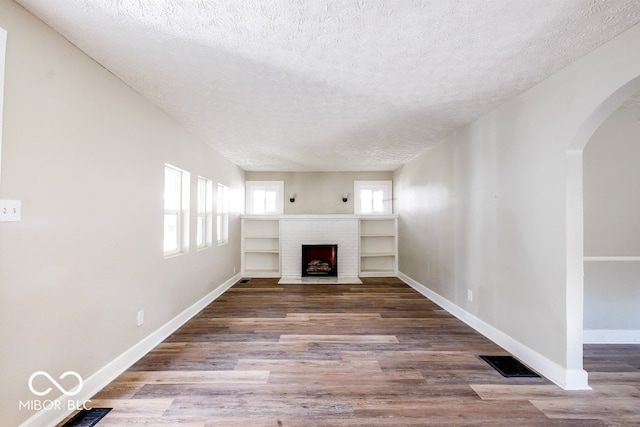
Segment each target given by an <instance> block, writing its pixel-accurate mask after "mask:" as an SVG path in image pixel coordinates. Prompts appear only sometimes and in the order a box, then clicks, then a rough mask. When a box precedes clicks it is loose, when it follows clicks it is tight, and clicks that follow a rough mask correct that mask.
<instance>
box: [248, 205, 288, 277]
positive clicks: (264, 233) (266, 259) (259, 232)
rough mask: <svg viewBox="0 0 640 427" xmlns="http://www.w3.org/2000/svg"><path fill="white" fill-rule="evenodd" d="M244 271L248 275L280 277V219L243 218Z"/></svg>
mask: <svg viewBox="0 0 640 427" xmlns="http://www.w3.org/2000/svg"><path fill="white" fill-rule="evenodd" d="M242 272H243V274H244V275H245V276H247V277H280V220H279V218H277V217H251V218H249V217H246V218H243V219H242Z"/></svg>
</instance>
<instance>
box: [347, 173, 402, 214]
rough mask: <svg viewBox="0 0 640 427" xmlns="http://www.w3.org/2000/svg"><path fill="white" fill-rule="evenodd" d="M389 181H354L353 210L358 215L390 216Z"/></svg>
mask: <svg viewBox="0 0 640 427" xmlns="http://www.w3.org/2000/svg"><path fill="white" fill-rule="evenodd" d="M391 192H392V183H391V181H355V182H354V194H355V200H354V210H355V213H356V214H359V215H387V214H391V212H392V209H393V203H392V202H391V201H392V198H391Z"/></svg>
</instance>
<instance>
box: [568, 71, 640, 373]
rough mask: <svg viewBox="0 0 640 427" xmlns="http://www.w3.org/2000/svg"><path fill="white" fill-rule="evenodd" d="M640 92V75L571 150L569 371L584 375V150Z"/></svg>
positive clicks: (592, 119)
mask: <svg viewBox="0 0 640 427" xmlns="http://www.w3.org/2000/svg"><path fill="white" fill-rule="evenodd" d="M638 91H640V76H638V77H636V78H635V79H633V80H631V81H629V82H628V83H626V84H625V85H623V86H621V87H620V88H619V89H618V90H616V91H615V92H614V93H612V94H611V95H610V96H609V97H608V98H607V99H606V100H605V101H604V102H602V103H601V104H600V105H599V106H598V107H597V108H596V109H594V111H593V112H592V113H591V115H590V116H589V117H588V118H587V119H586V120H585V122H584V123H583V124H582V126H581V127H580V128H579V130H578V132H577V133H576V135H575V137H574V138H573V140H572V142H571V144H570V146H569V149H568V150H567V182H566V185H567V187H566V190H567V194H566V201H567V202H566V203H567V205H566V219H567V222H566V225H567V228H566V230H567V236H566V241H567V259H566V261H567V262H566V266H567V312H566V313H567V370H568V371H569V372H576V373H578V372H583V370H582V368H583V344H584V291H585V288H584V262H585V252H584V242H585V240H584V187H583V182H584V162H583V153H584V149H585V147H586V146H587V144H588V143H589V141H590V140H591V138H592V137H593V135H594V134H595V132H596V131H597V129H598V128H600V126H601V125H602V124H603V123H604V121H605V120H606V119H607V118H608V117H610V116H611V114H612V113H613V112H614V111H616V110H617V109H618V108H619V107H620V106H621V105H622V104H623V103H624V102H625V101H626V100H627V99H629V98H630V97H631V96H632V95H633V94H635V93H636V92H638Z"/></svg>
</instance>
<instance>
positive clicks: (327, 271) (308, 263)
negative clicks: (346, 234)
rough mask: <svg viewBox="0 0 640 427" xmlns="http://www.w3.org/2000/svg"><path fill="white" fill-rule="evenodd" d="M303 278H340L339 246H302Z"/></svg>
mask: <svg viewBox="0 0 640 427" xmlns="http://www.w3.org/2000/svg"><path fill="white" fill-rule="evenodd" d="M302 276H303V277H304V276H333V277H337V276H338V245H302Z"/></svg>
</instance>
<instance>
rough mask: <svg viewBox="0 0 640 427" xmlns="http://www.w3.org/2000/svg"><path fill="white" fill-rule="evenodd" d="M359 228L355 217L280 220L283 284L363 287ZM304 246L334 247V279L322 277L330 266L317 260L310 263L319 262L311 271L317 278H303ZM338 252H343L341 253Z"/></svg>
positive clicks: (311, 276)
mask: <svg viewBox="0 0 640 427" xmlns="http://www.w3.org/2000/svg"><path fill="white" fill-rule="evenodd" d="M358 224H359V222H358V218H356V217H354V216H353V215H296V216H288V217H285V218H283V219H281V221H280V239H281V241H280V244H281V262H282V265H281V266H282V278H281V280H280V283H300V282H302V283H308V282H313V281H314V280H318V281H321V282H324V281H335V282H336V283H362V282H361V281H360V279H359V278H358V267H359V264H358V261H359V226H358ZM303 245H304V246H316V247H322V246H325V247H326V246H335V247H336V249H335V258H336V262H335V264H336V265H335V276H332V275H328V274H319V273H321V272H322V271H323V270H326V269H327V266H326V265H325V264H322V263H327V260H326V259H323V258H322V257H318V256H316V257H314V259H312V260H310V261H320V263H319V264H315V265H314V266H313V268H312V271H315V272H316V273H318V274H304V275H303V271H302V270H303V268H301V265H302V247H303ZM338 248H340V250H339V251H338ZM338 267H339V268H338ZM307 268H308V267H305V268H304V269H305V270H306V269H307Z"/></svg>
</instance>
